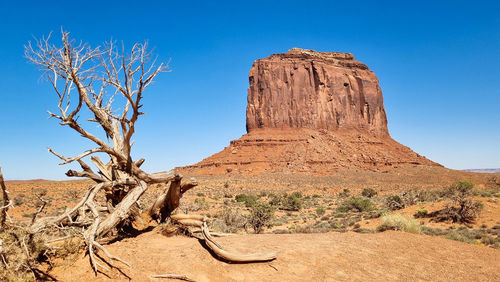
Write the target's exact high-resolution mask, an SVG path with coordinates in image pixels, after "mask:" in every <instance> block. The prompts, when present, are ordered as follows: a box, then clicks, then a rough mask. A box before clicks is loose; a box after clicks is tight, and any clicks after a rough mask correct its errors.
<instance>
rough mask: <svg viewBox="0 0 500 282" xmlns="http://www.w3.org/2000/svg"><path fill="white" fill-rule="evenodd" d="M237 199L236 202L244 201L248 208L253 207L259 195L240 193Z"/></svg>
mask: <svg viewBox="0 0 500 282" xmlns="http://www.w3.org/2000/svg"><path fill="white" fill-rule="evenodd" d="M235 199H236V202H239V203H244V204H245V207H247V208H249V207H252V206H253V205H255V203H256V202H257V197H256V196H255V195H247V194H238V195H236V197H235Z"/></svg>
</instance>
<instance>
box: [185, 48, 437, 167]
mask: <svg viewBox="0 0 500 282" xmlns="http://www.w3.org/2000/svg"><path fill="white" fill-rule="evenodd" d="M249 83H250V87H249V88H248V104H247V116H246V117H247V118H246V128H247V134H245V135H243V136H242V137H241V138H240V139H238V140H233V141H231V143H230V146H229V147H226V148H225V149H224V150H223V151H221V152H219V153H217V154H214V155H212V156H210V157H208V158H206V159H204V160H203V161H201V162H199V163H197V164H195V165H192V166H188V167H184V168H181V170H182V171H183V172H185V173H189V174H208V175H216V174H226V173H242V174H258V173H261V172H285V173H296V172H304V173H314V174H328V173H331V172H334V171H336V170H339V169H370V170H381V169H387V168H388V167H394V166H400V165H431V166H434V165H438V164H436V163H434V162H432V161H430V160H428V159H426V158H425V157H422V156H420V155H418V154H417V153H415V152H413V151H412V150H411V149H410V148H408V147H405V146H403V145H401V144H399V143H398V142H396V141H394V140H393V139H392V138H391V137H390V136H389V132H388V129H387V117H386V113H385V109H384V104H383V96H382V91H381V89H380V86H379V84H378V79H377V77H376V75H375V74H374V73H373V72H372V71H371V70H370V69H369V68H368V67H367V66H366V65H365V64H363V63H361V62H359V61H356V60H355V59H354V56H353V55H352V54H350V53H336V52H316V51H312V50H304V49H298V48H293V49H291V50H290V51H288V52H287V53H283V54H274V55H271V56H269V57H267V58H264V59H260V60H257V61H255V62H254V64H253V66H252V69H251V70H250V74H249Z"/></svg>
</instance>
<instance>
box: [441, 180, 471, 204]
mask: <svg viewBox="0 0 500 282" xmlns="http://www.w3.org/2000/svg"><path fill="white" fill-rule="evenodd" d="M473 188H474V183H472V182H468V181H458V182H455V183H453V184H451V185H450V186H448V187H446V188H444V189H443V191H442V196H443V197H446V198H449V199H451V200H452V201H457V200H460V199H463V198H466V197H467V196H470V195H471V194H472V192H473Z"/></svg>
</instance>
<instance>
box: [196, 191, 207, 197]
mask: <svg viewBox="0 0 500 282" xmlns="http://www.w3.org/2000/svg"><path fill="white" fill-rule="evenodd" d="M196 196H198V197H205V194H203V193H201V192H198V193H196Z"/></svg>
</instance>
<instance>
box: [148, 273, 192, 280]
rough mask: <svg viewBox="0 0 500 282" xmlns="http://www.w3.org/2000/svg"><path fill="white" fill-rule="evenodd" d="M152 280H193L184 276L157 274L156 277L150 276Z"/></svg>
mask: <svg viewBox="0 0 500 282" xmlns="http://www.w3.org/2000/svg"><path fill="white" fill-rule="evenodd" d="M151 277H152V278H168V279H178V280H183V281H191V282H194V280H193V279H190V278H188V277H187V276H185V275H177V274H158V275H151Z"/></svg>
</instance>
